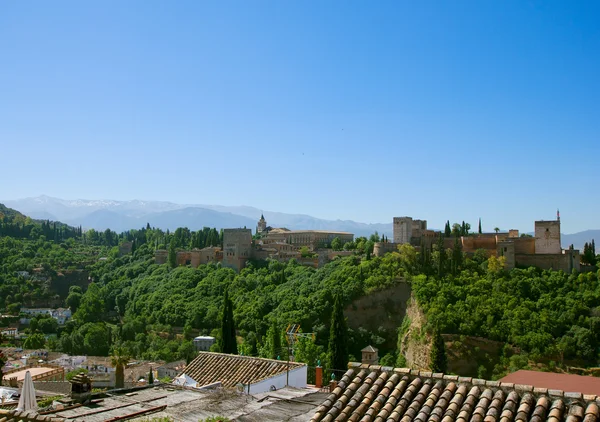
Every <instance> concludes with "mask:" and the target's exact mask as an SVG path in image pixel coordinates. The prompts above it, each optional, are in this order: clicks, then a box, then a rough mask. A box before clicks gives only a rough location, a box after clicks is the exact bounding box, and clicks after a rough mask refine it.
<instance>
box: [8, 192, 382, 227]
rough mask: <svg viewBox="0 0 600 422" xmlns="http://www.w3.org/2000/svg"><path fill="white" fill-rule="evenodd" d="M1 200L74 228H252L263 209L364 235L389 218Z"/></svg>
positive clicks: (273, 218) (280, 223) (281, 222)
mask: <svg viewBox="0 0 600 422" xmlns="http://www.w3.org/2000/svg"><path fill="white" fill-rule="evenodd" d="M0 202H2V203H3V204H5V205H6V206H8V207H10V208H14V209H15V210H18V211H20V212H22V213H23V214H26V215H28V216H30V217H31V218H38V219H48V220H56V221H62V222H64V223H67V224H70V225H74V226H79V225H81V226H82V227H83V228H84V229H90V228H93V229H96V230H105V229H107V228H110V229H112V230H115V231H117V232H121V231H124V230H129V229H132V228H141V227H142V226H145V225H146V223H150V225H151V226H153V227H159V228H161V229H163V230H166V229H169V230H175V229H176V228H177V227H188V228H189V229H190V230H198V229H201V228H202V227H204V226H208V227H216V228H228V227H247V228H250V229H253V230H254V229H255V228H256V223H257V222H258V219H259V218H260V216H261V213H262V214H264V216H265V219H266V220H267V224H268V225H269V226H271V227H287V228H288V229H291V230H300V229H304V230H336V231H348V232H351V233H354V234H355V235H357V236H368V235H371V234H372V233H373V232H375V231H377V232H379V233H385V234H386V235H388V236H391V235H392V223H391V222H390V223H387V224H366V223H358V222H355V221H350V220H345V221H343V220H324V219H320V218H316V217H311V216H310V215H304V214H286V213H281V212H272V211H262V210H259V209H258V208H254V207H247V206H231V207H228V206H222V205H201V204H175V203H172V202H164V201H139V200H132V201H113V200H85V199H75V200H67V199H60V198H53V197H49V196H45V195H42V196H38V197H34V198H24V199H17V200H2V201H0Z"/></svg>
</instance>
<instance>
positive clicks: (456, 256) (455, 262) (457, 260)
mask: <svg viewBox="0 0 600 422" xmlns="http://www.w3.org/2000/svg"><path fill="white" fill-rule="evenodd" d="M462 261H463V254H462V244H461V242H460V240H459V239H458V237H456V238H454V249H452V273H453V274H454V275H456V274H457V273H458V271H459V270H460V268H461V267H462V263H463V262H462Z"/></svg>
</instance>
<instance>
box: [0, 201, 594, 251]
mask: <svg viewBox="0 0 600 422" xmlns="http://www.w3.org/2000/svg"><path fill="white" fill-rule="evenodd" d="M0 202H2V203H4V204H5V205H6V206H8V207H10V208H14V209H15V210H18V211H20V212H22V213H23V214H25V215H28V216H30V217H31V218H37V219H47V220H54V221H61V222H63V223H67V224H70V225H73V226H82V227H83V228H84V229H90V228H94V229H96V230H105V229H107V228H110V229H111V230H114V231H117V232H121V231H124V230H129V229H133V228H141V227H142V226H145V225H146V223H150V225H151V226H153V227H159V228H161V229H163V230H166V229H169V230H175V229H176V228H177V227H188V228H189V229H190V230H198V229H201V228H202V227H204V226H208V227H216V228H219V229H220V228H228V227H247V228H250V229H253V230H254V229H255V228H256V223H257V221H258V219H259V218H260V215H261V213H263V214H264V216H265V219H266V220H267V224H269V225H270V226H272V227H287V228H288V229H291V230H302V229H304V230H335V231H348V232H351V233H354V234H355V235H356V236H369V235H371V234H372V233H373V232H375V231H377V232H379V233H380V234H382V233H383V234H385V235H386V236H389V237H390V238H391V237H392V223H391V222H389V223H373V224H369V223H359V222H356V221H351V220H324V219H320V218H316V217H312V216H310V215H304V214H286V213H282V212H275V211H262V210H260V209H258V208H254V207H248V206H223V205H204V204H175V203H173V202H165V201H140V200H132V201H113V200H86V199H75V200H67V199H59V198H53V197H49V196H45V195H42V196H38V197H34V198H24V199H17V200H4V201H0ZM592 239H595V240H596V243H598V242H599V241H600V230H585V231H583V232H579V233H573V234H563V235H562V244H563V247H565V248H566V247H568V246H569V245H571V244H573V245H574V246H575V248H577V249H581V250H582V249H583V245H584V243H585V242H590V241H591V240H592ZM599 244H600V243H599Z"/></svg>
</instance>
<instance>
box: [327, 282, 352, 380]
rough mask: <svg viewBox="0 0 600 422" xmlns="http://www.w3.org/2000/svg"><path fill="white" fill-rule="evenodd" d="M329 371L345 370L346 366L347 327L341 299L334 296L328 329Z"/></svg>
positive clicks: (337, 295) (338, 296)
mask: <svg viewBox="0 0 600 422" xmlns="http://www.w3.org/2000/svg"><path fill="white" fill-rule="evenodd" d="M328 359H329V369H343V370H346V368H347V366H348V326H347V325H346V318H344V308H343V304H342V299H341V297H340V295H339V294H336V296H335V300H334V303H333V310H332V313H331V327H330V329H329V354H328Z"/></svg>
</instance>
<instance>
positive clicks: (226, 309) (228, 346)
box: [220, 290, 238, 355]
mask: <svg viewBox="0 0 600 422" xmlns="http://www.w3.org/2000/svg"><path fill="white" fill-rule="evenodd" d="M220 346H221V352H222V353H229V354H232V355H237V353H238V350H237V341H236V338H235V325H234V322H233V302H232V301H231V299H229V292H228V291H227V290H225V297H224V298H223V319H222V320H221V344H220Z"/></svg>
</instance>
